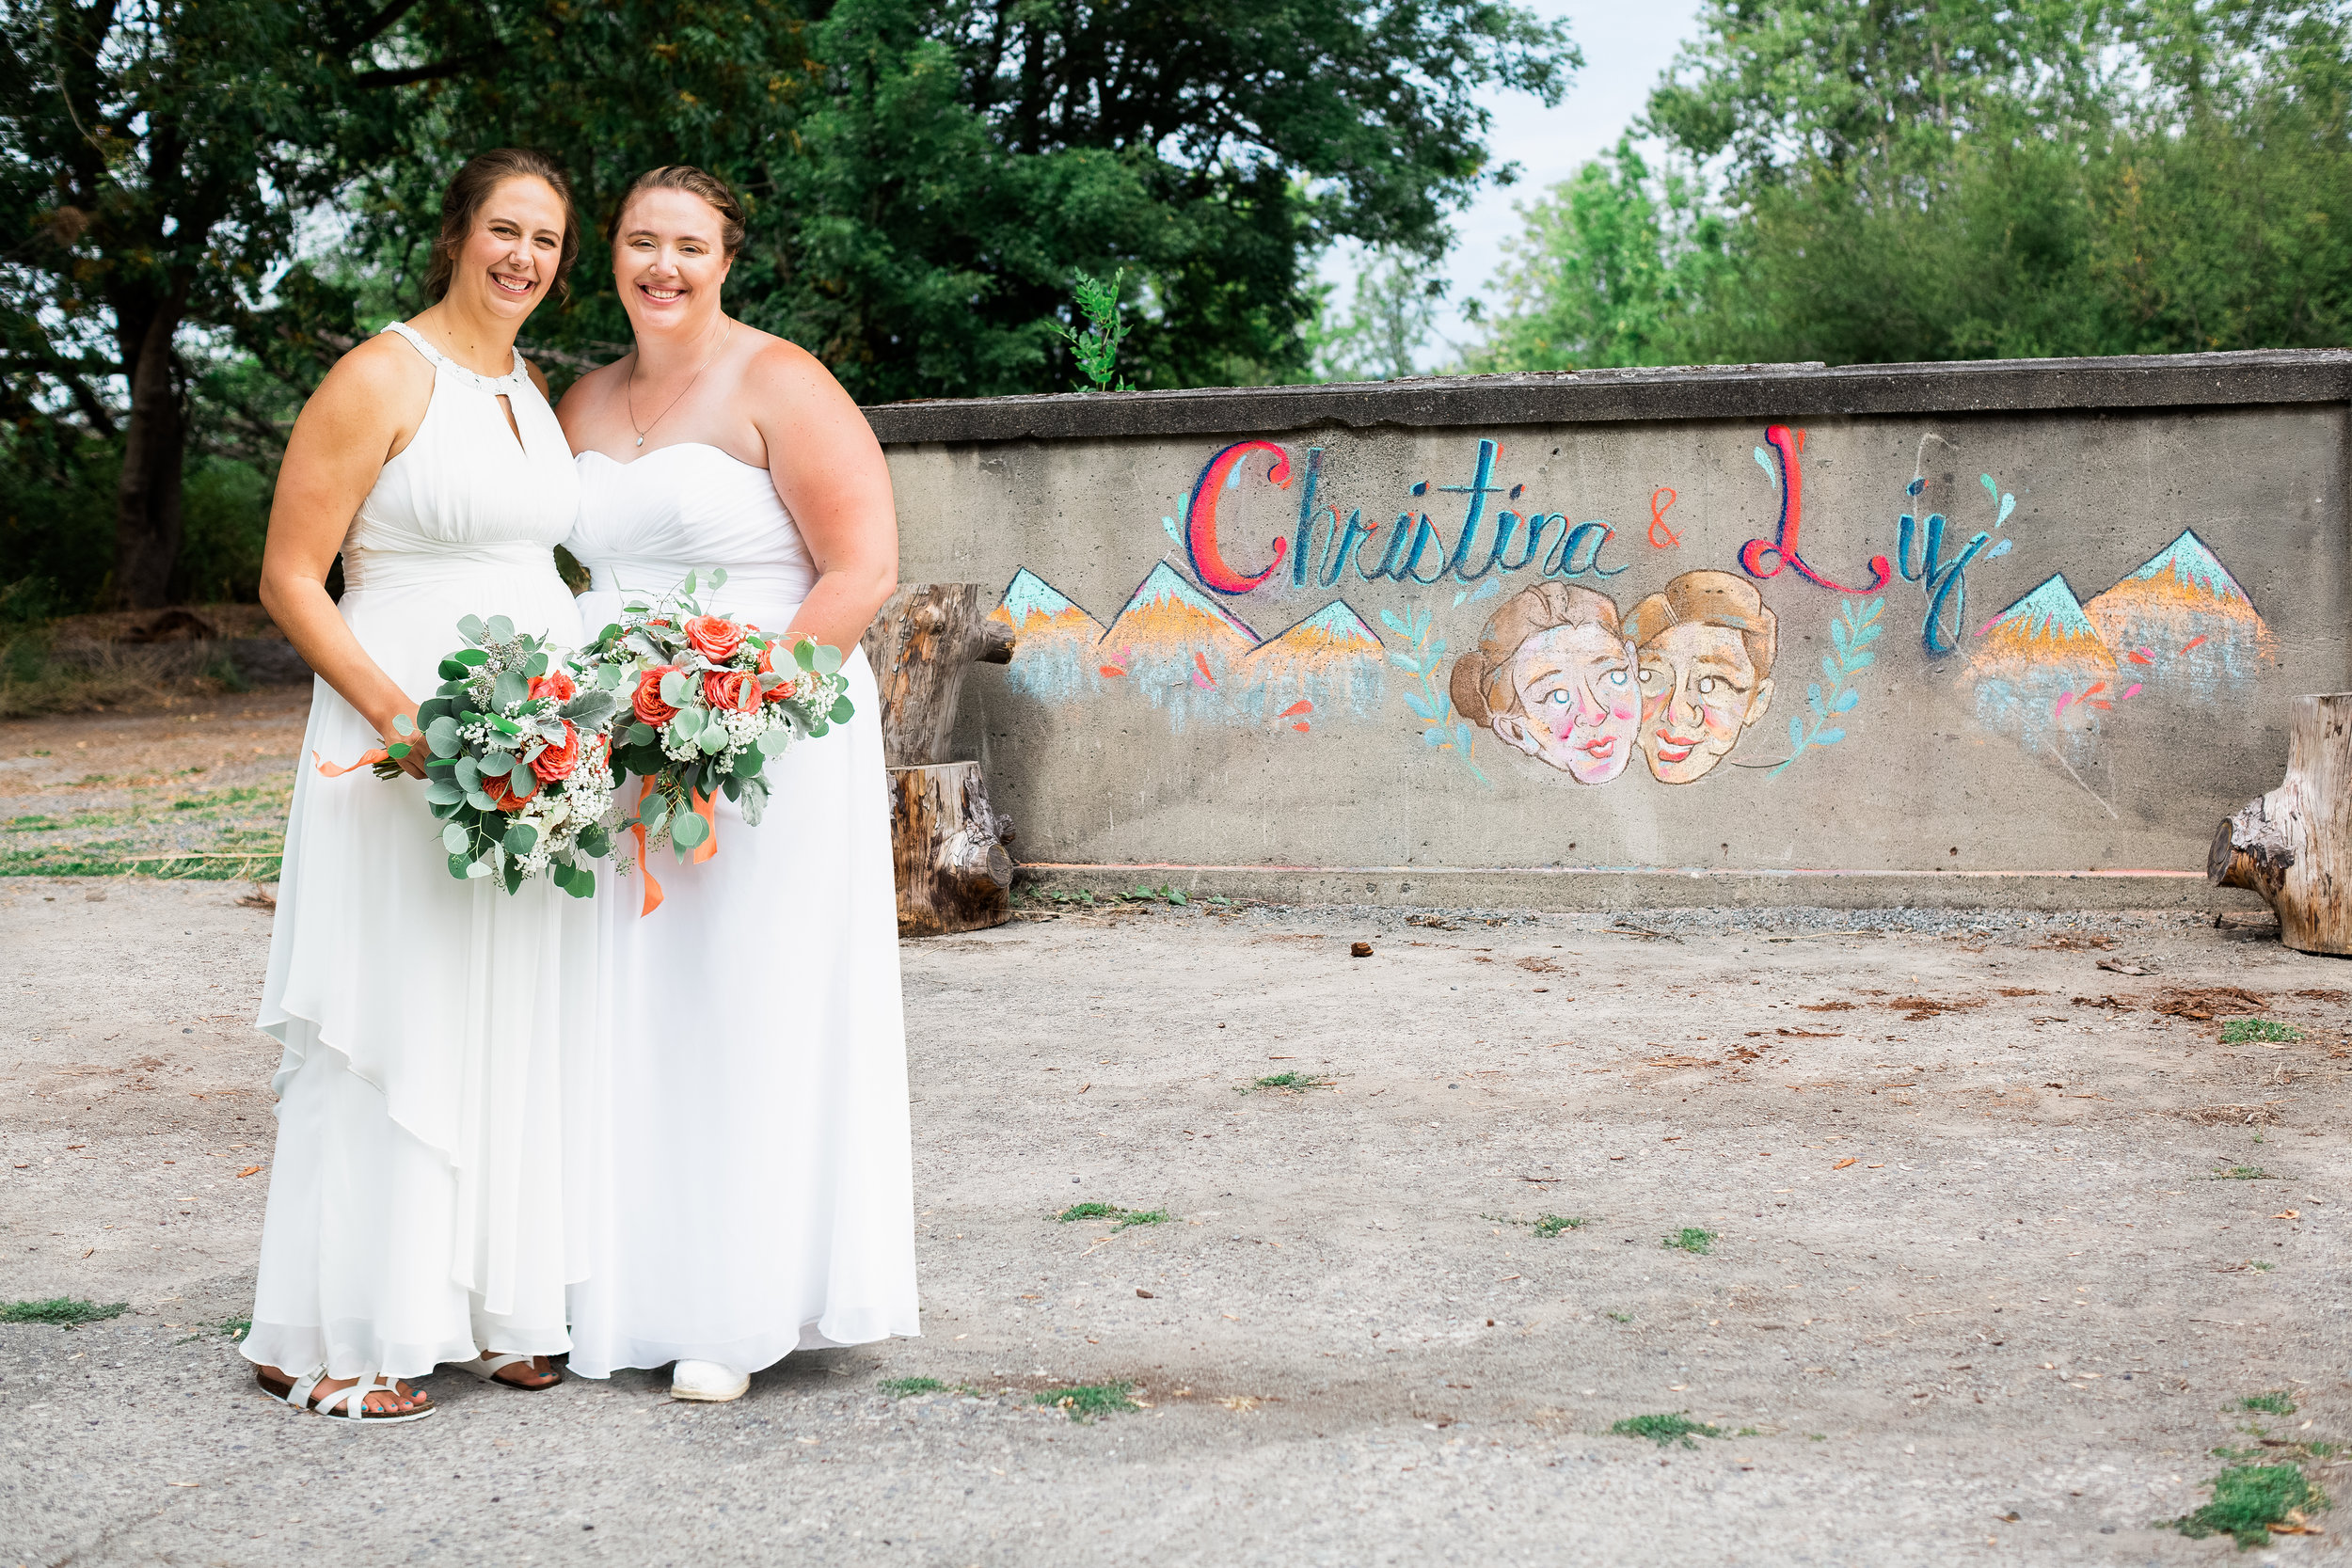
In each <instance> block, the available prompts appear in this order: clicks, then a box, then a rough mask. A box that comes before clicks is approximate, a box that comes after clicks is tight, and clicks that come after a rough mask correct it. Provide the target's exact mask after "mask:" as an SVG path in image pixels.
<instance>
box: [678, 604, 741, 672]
mask: <svg viewBox="0 0 2352 1568" xmlns="http://www.w3.org/2000/svg"><path fill="white" fill-rule="evenodd" d="M744 629H745V628H744V627H743V626H741V625H740V624H739V623H738V622H734V621H730V620H728V619H726V618H725V617H724V616H722V615H690V616H688V617H687V620H686V641H687V643H688V644H689V645H690V646H691V647H692V648H693V650H694V651H695V652H696V653H698V654H700V655H702V656H703V657H705V658H707V659H709V660H710V661H711V662H713V663H714V664H723V663H725V662H726V661H727V660H728V659H730V658H733V657H735V650H736V649H738V648H739V647H741V646H742V645H743V632H744Z"/></svg>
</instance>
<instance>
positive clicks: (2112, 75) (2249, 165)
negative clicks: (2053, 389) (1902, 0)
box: [1486, 0, 2352, 368]
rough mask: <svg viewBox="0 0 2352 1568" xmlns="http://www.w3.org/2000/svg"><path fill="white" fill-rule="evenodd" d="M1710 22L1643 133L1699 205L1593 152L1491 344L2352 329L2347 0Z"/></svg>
mask: <svg viewBox="0 0 2352 1568" xmlns="http://www.w3.org/2000/svg"><path fill="white" fill-rule="evenodd" d="M1703 22H1704V26H1705V32H1704V34H1703V36H1702V37H1701V38H1700V39H1699V40H1697V41H1696V42H1695V43H1693V44H1692V45H1691V46H1690V47H1688V48H1687V49H1686V50H1685V51H1684V52H1683V54H1682V55H1681V56H1680V57H1679V58H1678V59H1677V63H1676V67H1675V69H1674V70H1673V71H1671V72H1670V73H1669V76H1668V79H1667V80H1666V81H1665V82H1664V83H1662V84H1661V87H1659V89H1658V90H1657V91H1656V92H1655V93H1654V94H1653V96H1652V98H1651V101H1650V110H1649V117H1648V120H1647V123H1646V126H1645V129H1647V130H1649V131H1651V132H1653V133H1654V134H1656V135H1659V136H1660V137H1661V139H1663V140H1664V141H1665V142H1666V143H1667V145H1668V148H1669V156H1670V157H1671V158H1678V159H1680V160H1684V161H1687V162H1689V163H1692V164H1703V165H1704V166H1708V167H1709V168H1711V169H1712V170H1713V171H1714V174H1715V179H1714V183H1713V185H1712V186H1711V188H1709V189H1708V190H1707V191H1706V192H1705V193H1704V198H1703V200H1702V201H1701V202H1700V203H1699V205H1700V206H1701V207H1702V208H1703V209H1704V213H1703V214H1702V215H1701V216H1699V217H1698V218H1696V219H1695V220H1692V218H1690V217H1689V216H1688V215H1687V214H1688V210H1689V208H1690V205H1691V202H1690V198H1691V195H1692V193H1691V192H1690V191H1689V190H1688V188H1687V187H1685V188H1683V189H1682V190H1680V191H1677V188H1676V187H1675V186H1674V185H1673V183H1672V182H1666V181H1661V180H1659V179H1656V178H1654V177H1651V176H1649V175H1648V174H1647V173H1646V171H1643V172H1641V173H1639V174H1636V173H1634V172H1633V171H1632V169H1631V167H1630V166H1629V165H1628V164H1627V163H1626V162H1625V158H1624V155H1623V153H1622V152H1621V153H1620V155H1619V157H1618V158H1617V159H1616V160H1615V161H1614V166H1613V168H1606V167H1603V166H1588V167H1587V168H1586V169H1585V170H1583V171H1581V172H1580V174H1579V175H1578V176H1577V177H1576V178H1575V179H1574V180H1572V181H1571V182H1568V183H1567V184H1566V185H1565V186H1564V187H1562V188H1561V189H1559V190H1557V191H1555V192H1554V193H1552V195H1551V196H1550V197H1549V198H1546V199H1545V200H1544V201H1541V202H1538V203H1536V204H1534V206H1532V207H1531V208H1530V209H1529V227H1528V230H1527V232H1526V234H1525V236H1524V237H1523V238H1522V240H1521V241H1520V244H1519V246H1518V252H1517V254H1516V256H1515V259H1514V263H1513V267H1512V268H1511V269H1507V270H1506V272H1505V274H1504V275H1503V278H1502V282H1503V285H1504V288H1505V291H1506V293H1507V294H1508V296H1509V303H1508V307H1507V309H1505V310H1504V311H1503V312H1502V315H1501V316H1500V317H1499V319H1498V322H1497V325H1496V327H1495V330H1494V332H1493V334H1492V337H1491V340H1490V342H1489V345H1488V348H1487V351H1486V352H1487V356H1488V358H1489V359H1490V360H1491V361H1492V362H1494V363H1496V364H1499V365H1500V364H1503V363H1509V364H1513V365H1516V366H1519V367H1522V368H1537V367H1543V368H1559V367H1564V366H1567V365H1573V364H1613V363H1674V362H1700V363H1704V362H1710V361H1715V362H1721V361H1740V360H1773V359H1778V360H1786V359H1820V360H1826V361H1830V362H1833V363H1850V362H1872V361H1888V360H1920V359H1950V358H1975V357H2006V356H2038V355H2096V354H2148V353H2173V352H2185V351H2191V350H2205V349H2229V348H2257V347H2297V346H2314V345H2328V344H2337V343H2342V342H2343V341H2344V340H2345V333H2346V329H2347V325H2352V320H2348V317H2352V142H2348V141H2347V126H2346V119H2345V114H2346V109H2347V107H2348V106H2352V102H2348V101H2352V26H2348V24H2347V19H2346V9H2345V7H2344V5H2343V4H2342V3H2341V0H2328V3H2322V4H2287V3H2281V0H2200V3H2191V0H2123V3H2121V4H2115V5H2106V6H2094V5H2088V4H2077V3H2075V0H2026V3H2024V4H2012V5H1994V4H1990V3H1987V0H1937V3H1936V4H1933V5H1924V4H1923V5H1919V6H1915V7H1897V6H1881V5H1867V6H1855V5H1851V4H1845V3H1840V0H1787V3H1782V4H1772V5H1757V4H1750V3H1746V0H1714V3H1712V4H1710V5H1709V6H1708V8H1707V10H1706V11H1705V12H1704V13H1703ZM1676 214H1685V215H1684V216H1682V217H1681V219H1680V221H1678V222H1677V221H1675V218H1676ZM1653 219H1654V220H1655V225H1656V232H1655V234H1654V236H1653V235H1651V234H1649V233H1647V232H1645V231H1643V230H1642V225H1643V224H1644V223H1645V222H1651V221H1652V220H1653ZM1710 219H1711V220H1712V221H1714V222H1716V223H1718V224H1719V225H1720V228H1719V229H1718V230H1715V231H1714V237H1713V238H1711V239H1710V238H1709V237H1708V230H1707V228H1706V225H1707V223H1708V221H1709V220H1710ZM1591 257H1613V258H1615V264H1614V266H1613V267H1609V268H1601V269H1598V270H1596V269H1595V268H1594V267H1593V266H1592V265H1591V264H1590V263H1589V262H1588V261H1586V260H1585V259H1586V258H1591ZM1653 258H1655V261H1653V260H1652V259H1653ZM1603 322H1622V323H1627V324H1632V325H1645V326H1647V327H1648V328H1649V330H1647V331H1646V332H1645V334H1642V335H1639V336H1638V341H1635V340H1629V339H1627V338H1626V337H1624V336H1623V335H1622V334H1620V335H1618V336H1611V335H1609V334H1608V333H1605V332H1602V331H1600V330H1599V329H1598V327H1597V325H1596V324H1599V323H1603ZM1564 324H1565V327H1576V326H1578V325H1579V324H1583V325H1582V329H1581V332H1580V331H1579V330H1566V329H1564Z"/></svg>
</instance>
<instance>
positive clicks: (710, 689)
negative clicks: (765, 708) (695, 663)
mask: <svg viewBox="0 0 2352 1568" xmlns="http://www.w3.org/2000/svg"><path fill="white" fill-rule="evenodd" d="M703 701H704V702H706V703H708V704H709V705H711V706H712V707H716V708H732V709H733V710H735V711H736V712H738V713H756V712H758V711H759V677H758V676H757V675H755V674H753V673H750V672H749V671H746V670H724V671H721V672H719V673H715V674H708V675H705V676H704V677H703Z"/></svg>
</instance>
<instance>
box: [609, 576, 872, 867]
mask: <svg viewBox="0 0 2352 1568" xmlns="http://www.w3.org/2000/svg"><path fill="white" fill-rule="evenodd" d="M699 578H700V574H698V573H693V572H689V573H688V574H687V575H686V580H685V581H684V582H682V583H680V584H679V585H678V587H677V588H676V589H675V591H674V592H673V593H671V594H665V595H663V596H662V598H661V599H660V600H659V601H658V602H656V603H653V604H644V603H635V604H628V605H624V606H623V607H622V612H621V619H620V621H619V623H618V624H616V625H613V626H607V627H606V628H605V629H604V631H603V633H602V634H601V635H600V636H598V637H597V639H596V641H595V642H594V643H592V644H591V645H590V646H589V649H588V651H587V653H586V655H585V656H584V657H585V659H586V661H587V662H588V663H589V664H590V665H591V666H592V667H594V668H595V670H596V675H597V678H598V679H599V680H604V679H610V680H611V681H612V683H613V684H614V685H615V686H616V687H617V688H619V689H623V690H625V691H626V693H627V697H628V705H629V711H628V712H627V713H625V714H623V715H621V716H620V717H619V718H617V719H616V720H615V721H614V723H613V726H612V768H613V771H614V776H615V778H616V779H626V778H627V776H628V774H631V773H635V774H637V775H639V776H640V777H641V778H643V779H644V781H645V782H644V787H643V789H642V790H641V793H640V798H639V801H638V806H637V811H636V815H635V816H633V817H630V818H626V819H624V821H623V823H622V826H623V827H625V828H627V827H633V828H635V829H636V830H637V831H638V833H639V841H638V842H639V845H640V847H641V848H642V847H644V844H645V843H646V842H647V841H648V840H650V841H651V842H654V843H660V842H662V841H664V840H667V841H668V842H669V844H670V845H671V846H672V847H674V848H675V850H676V852H677V854H678V856H679V858H680V859H681V860H682V859H685V858H686V857H687V856H688V855H689V854H690V852H692V851H694V850H696V849H697V848H698V847H702V846H704V845H705V844H706V842H707V840H708V839H709V838H710V832H711V825H710V819H709V816H708V810H709V802H710V800H711V798H712V797H714V796H718V795H724V796H725V797H726V798H727V799H728V800H733V801H734V802H736V804H737V805H738V806H739V808H740V809H741V811H742V813H743V820H744V821H745V822H747V823H757V822H758V821H759V818H760V815H761V813H762V811H764V810H765V808H766V806H767V803H768V785H767V783H766V781H765V780H764V779H763V778H762V777H761V776H760V775H761V769H762V768H765V767H766V766H767V764H768V762H769V760H770V759H771V758H772V757H775V756H779V755H781V754H782V753H783V752H784V750H785V748H787V746H790V745H791V744H792V743H793V742H794V741H796V740H798V739H800V738H801V737H803V736H820V735H823V734H824V733H825V732H826V731H827V730H828V729H830V728H831V727H832V726H834V724H838V723H841V722H843V721H846V720H847V719H848V718H849V717H850V711H851V709H850V699H849V696H848V694H847V693H848V684H847V683H846V682H845V681H843V680H842V678H841V675H840V670H841V657H842V656H841V650H840V649H838V648H828V647H824V646H821V645H819V644H818V643H817V642H815V641H811V640H809V639H807V638H800V639H796V640H795V641H792V642H791V643H790V645H789V646H787V644H786V643H785V642H784V641H783V640H782V639H779V638H774V637H771V636H769V635H768V634H767V633H765V632H763V631H761V630H760V629H759V628H758V627H757V626H751V625H749V624H747V623H745V622H741V621H735V620H730V619H728V618H726V617H724V616H720V615H706V614H704V613H703V610H702V606H701V604H700V603H699V602H698V601H697V600H696V599H695V597H694V592H695V588H696V585H697V581H698V579H699ZM726 579H727V575H726V572H725V571H724V570H723V569H720V570H715V571H713V572H711V573H710V574H709V583H710V586H711V587H712V588H713V589H717V588H720V587H723V586H724V584H725V582H726ZM709 852H710V851H709V849H708V848H707V847H705V848H702V850H701V853H700V854H697V855H695V856H694V858H696V859H701V858H702V857H703V856H704V855H707V854H708V853H709ZM647 896H648V907H650V905H651V900H652V899H653V898H654V897H655V896H656V895H655V894H654V892H653V890H652V888H651V887H648V889H647Z"/></svg>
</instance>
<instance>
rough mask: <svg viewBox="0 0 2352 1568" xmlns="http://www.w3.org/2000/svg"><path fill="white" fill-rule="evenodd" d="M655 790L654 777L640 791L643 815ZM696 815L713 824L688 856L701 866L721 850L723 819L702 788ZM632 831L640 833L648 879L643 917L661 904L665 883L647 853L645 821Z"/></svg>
mask: <svg viewBox="0 0 2352 1568" xmlns="http://www.w3.org/2000/svg"><path fill="white" fill-rule="evenodd" d="M652 793H653V780H651V779H647V780H646V781H645V782H644V785H643V786H642V787H641V788H640V789H639V790H638V791H637V804H638V808H639V813H640V815H641V816H642V815H643V812H644V804H645V797H646V796H648V795H651V794H652ZM694 815H695V816H699V817H701V818H702V819H703V821H705V822H706V823H707V824H708V825H709V827H710V832H707V833H705V834H704V835H703V841H702V842H701V843H700V844H697V845H695V846H694V848H693V852H692V853H691V854H690V855H688V856H687V857H686V858H687V863H689V864H691V865H700V864H702V863H703V862H705V861H707V860H708V859H709V858H710V857H711V856H713V855H715V854H717V853H718V852H719V819H718V817H717V816H715V815H714V814H713V813H712V811H711V809H710V797H709V796H707V795H705V794H704V793H703V792H702V791H700V790H696V791H695V792H694ZM630 831H631V832H634V833H635V834H636V835H637V874H638V875H639V876H641V877H643V878H644V879H645V897H644V904H643V905H642V906H641V907H640V908H639V909H638V911H637V918H638V919H640V920H643V919H644V918H645V916H647V915H649V914H651V913H653V911H656V910H658V909H660V907H661V884H660V882H658V881H656V880H655V879H654V875H653V859H652V857H651V856H649V855H647V854H646V853H645V825H644V823H643V822H640V823H637V824H636V825H635V826H634V827H633V828H632V829H631V830H630Z"/></svg>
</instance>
